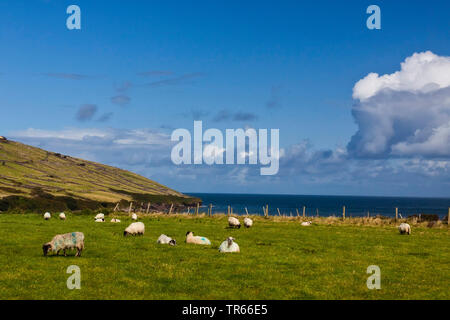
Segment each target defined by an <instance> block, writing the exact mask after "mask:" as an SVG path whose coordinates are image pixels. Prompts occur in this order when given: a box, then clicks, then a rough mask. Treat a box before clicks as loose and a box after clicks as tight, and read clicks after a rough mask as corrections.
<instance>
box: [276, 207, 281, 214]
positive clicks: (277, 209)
mask: <svg viewBox="0 0 450 320" xmlns="http://www.w3.org/2000/svg"><path fill="white" fill-rule="evenodd" d="M277 211H278V215H279V216H281V214H280V209H278V208H277Z"/></svg>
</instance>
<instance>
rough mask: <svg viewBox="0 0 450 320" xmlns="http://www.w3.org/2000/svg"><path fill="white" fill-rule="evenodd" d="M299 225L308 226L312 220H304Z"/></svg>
mask: <svg viewBox="0 0 450 320" xmlns="http://www.w3.org/2000/svg"><path fill="white" fill-rule="evenodd" d="M300 225H301V226H303V227H308V226H310V225H312V221H304V222H302V223H301V224H300Z"/></svg>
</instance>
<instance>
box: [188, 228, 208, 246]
mask: <svg viewBox="0 0 450 320" xmlns="http://www.w3.org/2000/svg"><path fill="white" fill-rule="evenodd" d="M186 243H194V244H206V245H211V241H209V239H208V238H205V237H200V236H194V233H193V232H191V231H188V232H187V233H186Z"/></svg>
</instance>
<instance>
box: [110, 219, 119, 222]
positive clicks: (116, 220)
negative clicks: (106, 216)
mask: <svg viewBox="0 0 450 320" xmlns="http://www.w3.org/2000/svg"><path fill="white" fill-rule="evenodd" d="M111 222H112V223H119V222H120V220H119V219H115V218H112V219H111Z"/></svg>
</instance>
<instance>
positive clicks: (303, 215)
mask: <svg viewBox="0 0 450 320" xmlns="http://www.w3.org/2000/svg"><path fill="white" fill-rule="evenodd" d="M305 209H306V208H305V206H303V218H304V217H305Z"/></svg>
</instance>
